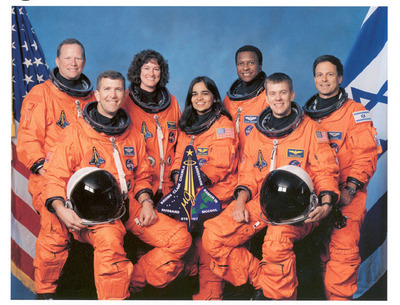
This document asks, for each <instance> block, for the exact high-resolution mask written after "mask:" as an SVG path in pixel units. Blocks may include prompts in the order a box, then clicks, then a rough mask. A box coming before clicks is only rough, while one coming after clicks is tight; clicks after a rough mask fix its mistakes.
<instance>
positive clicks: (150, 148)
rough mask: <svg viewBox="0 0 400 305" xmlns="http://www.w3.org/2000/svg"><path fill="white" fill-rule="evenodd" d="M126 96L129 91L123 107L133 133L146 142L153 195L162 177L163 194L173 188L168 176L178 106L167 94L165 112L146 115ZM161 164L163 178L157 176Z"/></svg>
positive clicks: (176, 130) (178, 110) (172, 159)
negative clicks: (167, 103)
mask: <svg viewBox="0 0 400 305" xmlns="http://www.w3.org/2000/svg"><path fill="white" fill-rule="evenodd" d="M128 93H129V89H127V91H126V98H125V101H124V104H123V108H124V109H125V110H126V111H127V112H128V114H129V116H130V117H131V119H132V124H133V126H134V128H135V129H136V132H137V133H139V134H142V136H143V137H144V139H145V140H146V151H147V154H148V156H149V158H150V163H151V169H150V170H151V172H152V175H153V181H152V183H151V184H152V188H153V193H154V194H156V191H157V190H158V189H159V187H160V179H161V178H162V182H161V183H162V192H163V194H164V195H166V194H168V192H169V191H170V190H171V189H172V187H173V183H172V181H171V180H170V175H171V166H172V162H173V161H174V156H175V146H176V143H177V138H178V120H179V118H180V116H181V110H180V107H179V105H178V102H177V100H176V98H175V97H174V96H173V95H170V98H171V104H170V105H169V106H168V107H167V108H166V109H164V110H162V111H159V112H155V113H149V112H146V111H144V110H143V109H142V108H141V107H139V106H138V105H137V104H135V103H134V102H133V100H132V98H131V97H130V96H129V94H128ZM157 126H159V128H161V132H158V130H159V129H157ZM160 143H162V152H163V158H161V154H160ZM161 159H163V160H161ZM162 162H163V163H164V166H165V168H164V175H163V177H160V169H161V163H162Z"/></svg>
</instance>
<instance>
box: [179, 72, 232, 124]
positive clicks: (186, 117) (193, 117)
mask: <svg viewBox="0 0 400 305" xmlns="http://www.w3.org/2000/svg"><path fill="white" fill-rule="evenodd" d="M200 82H203V83H204V84H205V86H206V87H207V89H208V90H210V92H211V94H212V95H213V97H214V99H215V103H213V104H212V108H211V111H212V112H213V113H215V112H216V110H217V109H221V114H223V115H225V116H226V117H228V118H229V119H230V120H232V117H231V115H230V114H229V112H228V111H227V110H226V109H225V107H224V106H223V105H222V101H221V96H220V94H219V91H218V88H217V85H216V84H215V83H214V81H213V80H212V79H211V78H209V77H207V76H198V77H196V78H194V79H193V80H192V82H191V83H190V85H189V89H188V93H187V95H186V101H185V109H184V110H183V113H182V116H181V118H180V119H179V121H178V125H179V127H180V129H181V130H185V129H186V127H190V126H192V125H193V124H194V123H195V122H196V121H197V119H198V114H197V111H196V110H195V109H194V108H193V105H192V92H193V87H194V85H196V84H197V83H200Z"/></svg>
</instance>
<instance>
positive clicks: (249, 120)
mask: <svg viewBox="0 0 400 305" xmlns="http://www.w3.org/2000/svg"><path fill="white" fill-rule="evenodd" d="M257 119H258V116H257V115H245V116H244V123H247V124H255V123H256V122H257Z"/></svg>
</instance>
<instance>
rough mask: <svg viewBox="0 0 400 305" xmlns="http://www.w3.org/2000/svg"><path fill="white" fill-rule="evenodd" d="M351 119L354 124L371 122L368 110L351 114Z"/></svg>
mask: <svg viewBox="0 0 400 305" xmlns="http://www.w3.org/2000/svg"><path fill="white" fill-rule="evenodd" d="M353 117H354V121H355V122H356V123H362V122H368V121H372V119H371V114H370V113H369V111H368V110H362V111H357V112H353Z"/></svg>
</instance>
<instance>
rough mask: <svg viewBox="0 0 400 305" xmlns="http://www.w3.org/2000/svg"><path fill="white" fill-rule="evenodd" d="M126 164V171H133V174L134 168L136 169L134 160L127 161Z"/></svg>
mask: <svg viewBox="0 0 400 305" xmlns="http://www.w3.org/2000/svg"><path fill="white" fill-rule="evenodd" d="M125 164H126V169H127V170H128V171H131V172H132V171H133V168H134V166H133V162H132V160H131V159H127V160H126V162H125Z"/></svg>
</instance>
